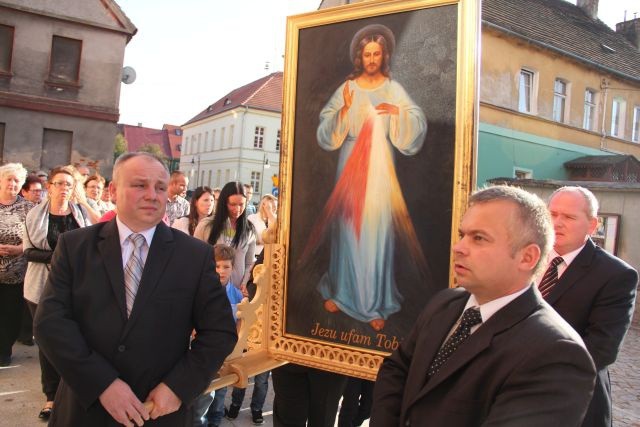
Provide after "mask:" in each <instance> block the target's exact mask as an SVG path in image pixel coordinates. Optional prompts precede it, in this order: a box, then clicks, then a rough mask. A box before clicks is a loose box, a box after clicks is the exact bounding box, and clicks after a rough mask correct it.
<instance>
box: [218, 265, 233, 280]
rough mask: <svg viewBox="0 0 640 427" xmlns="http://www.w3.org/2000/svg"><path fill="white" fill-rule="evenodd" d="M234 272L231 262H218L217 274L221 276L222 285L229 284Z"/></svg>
mask: <svg viewBox="0 0 640 427" xmlns="http://www.w3.org/2000/svg"><path fill="white" fill-rule="evenodd" d="M232 270H233V264H232V262H231V260H226V261H216V273H218V275H219V276H220V283H221V284H223V285H226V284H227V283H229V278H230V277H231V271H232Z"/></svg>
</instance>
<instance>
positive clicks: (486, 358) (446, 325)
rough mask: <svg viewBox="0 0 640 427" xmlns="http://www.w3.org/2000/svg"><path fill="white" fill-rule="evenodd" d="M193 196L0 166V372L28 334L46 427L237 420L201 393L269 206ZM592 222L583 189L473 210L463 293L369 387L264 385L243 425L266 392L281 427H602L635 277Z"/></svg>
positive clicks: (131, 158)
mask: <svg viewBox="0 0 640 427" xmlns="http://www.w3.org/2000/svg"><path fill="white" fill-rule="evenodd" d="M187 188H188V178H187V177H186V176H185V174H184V173H182V172H179V171H177V172H173V173H172V174H169V172H168V171H167V169H166V166H165V165H164V164H163V163H162V162H161V161H160V160H158V159H156V158H155V157H153V156H152V155H149V154H146V153H129V154H125V155H123V156H121V157H120V158H119V159H118V160H117V161H116V163H115V165H114V170H113V181H112V182H111V183H110V184H108V183H107V182H106V180H105V178H104V177H102V176H100V175H99V174H98V173H97V172H95V173H93V174H92V173H91V171H90V170H88V168H86V167H77V166H76V167H74V166H72V165H67V166H61V167H57V168H54V169H52V170H51V171H49V172H46V171H37V172H34V173H28V172H27V170H26V169H25V168H24V167H23V166H22V165H20V164H18V163H8V164H5V165H3V166H0V364H1V365H2V366H8V365H10V364H11V362H12V347H13V345H14V344H15V342H16V341H17V340H19V339H20V341H21V342H25V343H26V344H27V345H29V344H31V345H33V341H31V343H30V342H29V340H32V332H31V320H32V319H33V327H34V330H35V338H36V342H37V344H38V345H39V360H40V367H41V381H42V391H43V393H44V395H45V403H44V405H43V407H42V410H41V411H40V413H39V414H37V416H38V417H39V418H41V419H43V420H49V422H50V425H60V426H68V425H109V424H110V422H111V421H110V420H115V421H116V422H118V423H120V424H123V425H127V426H134V425H138V426H140V425H142V424H143V423H146V422H150V421H152V422H153V423H154V424H153V425H160V426H161V425H167V426H175V425H192V426H216V425H219V424H220V422H221V421H222V418H223V417H226V418H228V419H235V418H236V417H238V414H239V411H240V408H241V405H242V402H243V399H244V394H245V390H244V389H241V388H233V391H232V398H231V403H230V405H229V406H228V407H227V408H225V404H224V401H225V395H226V393H227V390H226V388H223V389H220V390H216V391H215V392H213V393H211V394H203V391H204V390H205V389H206V387H207V386H208V384H209V383H210V381H211V379H212V378H213V377H214V375H215V374H216V372H217V371H218V369H219V367H220V366H221V364H222V362H223V360H224V359H225V357H226V356H227V355H228V354H229V353H230V352H231V350H232V349H233V347H234V346H235V343H236V339H237V329H238V327H239V324H238V320H237V318H236V309H237V304H239V303H240V302H242V301H243V300H245V299H251V298H252V297H253V295H254V294H255V287H253V286H252V285H253V283H252V282H253V280H252V270H253V268H254V267H255V265H257V264H259V263H261V262H263V256H264V254H263V247H264V244H265V243H268V242H270V241H271V239H270V237H268V236H269V233H270V232H272V231H273V228H274V226H275V223H276V220H277V199H276V198H275V197H273V196H272V195H269V194H266V195H264V196H262V197H261V198H260V201H259V203H258V205H257V207H256V206H253V204H252V203H251V202H250V201H251V196H252V190H253V189H252V188H251V187H250V186H246V185H243V184H242V183H240V182H229V183H227V184H226V185H224V186H223V188H221V189H211V188H209V187H206V186H202V187H198V188H196V189H194V191H193V192H192V193H191V195H190V200H188V199H187V197H186V191H187ZM249 206H251V207H252V208H253V209H249ZM597 212H598V201H597V199H596V198H595V196H594V195H593V194H592V193H591V192H590V191H589V190H587V189H585V188H582V187H563V188H560V189H558V190H557V191H556V192H554V193H553V194H552V195H551V197H550V198H549V202H548V205H546V206H545V205H544V204H543V202H542V201H541V200H540V199H539V198H538V197H537V196H534V195H532V194H530V193H527V192H525V191H523V190H519V189H516V188H513V187H504V186H496V187H490V188H487V189H484V190H480V191H478V192H476V193H475V194H473V195H472V196H471V198H470V203H469V207H468V209H467V211H466V213H465V215H464V216H463V218H462V221H461V224H460V226H459V235H460V239H459V241H458V242H457V243H456V244H455V245H454V247H453V259H454V274H455V277H456V283H457V285H458V287H457V288H454V289H447V290H444V291H442V292H440V293H438V294H437V295H435V296H434V297H433V298H432V299H431V300H430V301H429V302H428V303H427V305H426V307H425V309H424V311H423V313H422V314H421V315H420V317H419V318H418V319H417V321H416V323H415V326H414V329H413V330H412V331H411V332H409V333H408V335H407V338H406V339H405V340H403V342H402V343H401V344H400V346H399V348H398V349H397V350H396V351H394V352H393V353H392V354H391V356H389V357H388V358H386V359H385V360H384V362H383V364H382V367H381V369H380V371H379V374H378V378H377V380H376V381H375V382H371V381H365V380H360V379H356V378H348V377H346V376H343V375H339V374H335V373H330V372H326V371H323V370H319V369H315V368H310V367H305V366H300V365H295V364H289V365H286V366H283V367H281V368H278V369H276V370H274V371H273V373H270V372H265V373H262V374H259V375H256V377H255V378H254V391H253V395H252V397H251V403H250V409H251V417H252V421H253V423H254V424H256V425H260V424H262V423H263V422H264V418H263V415H262V408H263V405H264V403H265V399H266V396H267V388H268V379H269V376H270V375H272V378H273V386H274V392H275V394H274V395H275V397H274V403H273V407H274V414H273V417H274V424H275V425H278V426H304V425H309V426H332V425H334V423H335V421H336V417H338V425H339V426H340V427H351V426H358V425H361V424H362V423H363V422H364V420H366V419H368V418H369V417H371V421H370V423H371V425H375V426H391V425H425V423H428V424H429V425H451V426H470V425H481V424H492V425H493V424H495V425H518V426H528V425H531V426H534V425H536V426H537V425H544V424H547V425H563V426H565V425H567V426H568V425H583V426H608V425H611V419H612V415H611V387H610V383H609V376H608V366H610V365H611V364H612V363H613V362H614V361H615V360H616V357H617V353H618V351H619V349H620V346H621V344H622V340H623V338H624V336H625V334H626V332H627V329H628V328H629V325H630V322H631V316H632V313H633V310H634V307H635V305H634V304H635V296H636V289H637V284H638V275H637V272H636V271H635V270H634V269H633V268H631V267H630V266H629V265H628V264H626V263H625V262H624V261H622V260H620V259H618V258H616V257H614V256H613V255H611V254H608V253H607V252H605V251H603V250H601V249H600V248H598V247H596V246H595V245H594V243H593V242H592V240H591V239H590V237H589V236H590V235H591V234H592V233H593V232H594V231H595V228H596V226H597ZM92 224H96V225H94V226H91V225H92ZM189 236H191V237H189ZM25 313H27V314H28V315H25ZM31 316H32V317H31ZM434 319H437V321H434ZM22 323H25V325H27V327H26V329H27V330H28V335H27V336H26V337H21V330H24V329H25V328H22V329H21V324H22ZM341 398H342V404H340V400H341ZM35 416H36V414H34V417H35Z"/></svg>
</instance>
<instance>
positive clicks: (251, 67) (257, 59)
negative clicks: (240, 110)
mask: <svg viewBox="0 0 640 427" xmlns="http://www.w3.org/2000/svg"><path fill="white" fill-rule="evenodd" d="M116 3H118V5H119V6H120V7H121V8H122V10H123V11H124V13H125V14H126V15H127V17H129V19H130V20H131V21H132V22H133V24H134V25H135V26H136V27H137V28H138V33H137V34H136V35H135V36H133V38H132V39H131V41H130V42H129V44H128V45H127V47H126V49H125V57H124V65H125V66H130V67H133V68H134V70H135V71H136V81H135V82H133V83H132V84H128V85H125V84H121V86H120V89H121V92H120V121H119V122H120V123H126V124H130V125H136V124H138V123H142V125H143V126H146V127H152V128H161V127H162V125H163V124H165V123H168V124H173V125H182V124H184V123H185V122H187V121H188V120H189V119H191V118H192V117H194V116H196V115H197V114H198V113H199V112H200V111H202V110H204V109H205V108H206V107H207V106H208V105H210V104H212V103H213V102H215V101H217V100H218V99H220V98H221V97H223V96H224V95H226V94H227V93H229V92H230V91H231V90H233V89H235V88H237V87H240V86H243V85H245V84H247V83H250V82H252V81H254V80H257V79H259V78H261V77H264V76H265V75H267V74H270V73H272V72H275V71H283V69H284V59H283V56H284V49H285V38H286V35H285V33H286V17H287V16H289V15H296V14H300V13H306V12H312V11H315V10H317V7H318V5H319V4H320V0H235V1H225V0H181V1H179V2H177V1H175V0H116ZM267 62H269V70H265V64H266V63H267Z"/></svg>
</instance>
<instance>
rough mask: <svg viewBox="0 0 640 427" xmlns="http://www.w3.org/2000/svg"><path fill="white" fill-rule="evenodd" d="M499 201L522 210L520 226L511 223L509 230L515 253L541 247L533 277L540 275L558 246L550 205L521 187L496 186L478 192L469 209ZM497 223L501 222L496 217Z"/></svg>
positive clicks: (518, 217)
mask: <svg viewBox="0 0 640 427" xmlns="http://www.w3.org/2000/svg"><path fill="white" fill-rule="evenodd" d="M497 201H505V202H511V203H513V204H515V205H516V207H517V208H518V209H517V211H516V212H517V219H518V224H510V227H509V239H510V240H511V249H512V253H513V254H515V253H516V251H518V250H519V249H522V248H524V247H525V246H527V245H530V244H535V245H537V246H538V247H539V248H540V259H539V260H538V263H537V264H536V266H535V268H534V271H533V274H534V275H537V274H539V273H540V271H541V269H542V268H543V267H544V266H545V265H546V262H547V261H546V260H547V254H548V253H549V251H550V250H551V248H552V247H553V243H554V232H553V223H552V222H551V215H550V214H549V210H548V209H547V206H546V205H545V203H544V202H543V201H542V199H541V198H540V197H538V196H537V195H535V194H532V193H529V192H527V191H525V190H523V189H521V188H517V187H510V186H507V185H496V186H493V187H487V188H484V189H482V190H479V191H477V192H476V193H474V194H473V195H472V196H471V198H470V199H469V207H471V206H474V205H479V204H482V203H489V202H497ZM496 221H500V219H498V218H496ZM516 227H517V228H516Z"/></svg>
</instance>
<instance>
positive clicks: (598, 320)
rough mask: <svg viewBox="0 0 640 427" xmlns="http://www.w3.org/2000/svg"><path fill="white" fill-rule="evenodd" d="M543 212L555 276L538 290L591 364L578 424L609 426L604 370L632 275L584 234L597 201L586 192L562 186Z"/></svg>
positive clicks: (626, 312) (621, 326)
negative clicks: (549, 225) (589, 389)
mask: <svg viewBox="0 0 640 427" xmlns="http://www.w3.org/2000/svg"><path fill="white" fill-rule="evenodd" d="M549 211H550V212H551V218H552V220H553V225H554V230H555V235H556V240H555V244H554V247H553V251H551V253H550V255H549V257H548V260H549V262H551V261H552V260H554V259H557V257H561V258H560V259H558V261H557V262H556V264H557V267H556V268H557V274H558V275H559V278H557V277H558V275H556V276H555V280H551V279H549V280H547V281H546V282H545V283H540V284H539V286H540V291H541V292H542V295H543V296H544V298H545V299H546V301H547V302H548V303H549V304H550V305H551V306H552V307H553V308H555V309H556V311H557V312H558V313H560V315H561V316H562V317H563V318H564V319H565V320H566V321H567V322H568V323H569V324H570V325H571V326H572V327H573V328H574V329H575V330H576V331H577V332H578V333H579V334H580V336H581V337H582V339H583V340H584V343H585V345H586V346H587V350H589V353H590V354H591V357H592V358H593V361H594V363H595V365H596V370H597V377H596V385H595V389H594V392H593V398H592V400H591V404H590V405H589V409H588V410H587V415H586V416H585V418H584V422H583V424H582V425H583V426H589V427H591V426H594V427H596V426H598V427H600V426H611V425H612V418H611V383H610V381H609V369H608V368H609V365H611V364H612V363H613V362H615V361H616V357H617V356H618V351H619V350H620V347H621V345H622V340H623V338H624V336H625V334H626V333H627V330H628V329H629V325H630V324H631V316H632V315H633V310H634V307H635V297H636V288H637V286H638V273H637V272H636V271H635V270H634V269H633V268H631V267H630V266H629V265H628V264H627V263H625V262H624V261H622V260H620V259H619V258H616V257H615V256H613V255H611V254H609V253H608V252H606V251H604V250H602V249H600V248H599V247H597V246H596V245H595V244H594V243H593V241H592V240H591V239H590V238H589V236H590V235H591V234H593V232H594V231H595V230H596V227H597V225H598V200H597V199H596V197H595V196H594V195H593V193H591V191H589V190H587V189H586V188H582V187H562V188H560V189H558V190H556V191H555V192H554V193H553V194H552V195H551V197H550V198H549ZM545 277H547V275H545ZM541 282H542V281H541Z"/></svg>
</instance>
